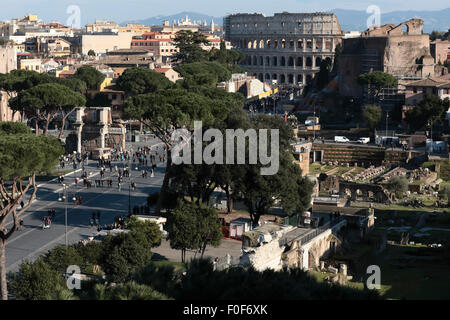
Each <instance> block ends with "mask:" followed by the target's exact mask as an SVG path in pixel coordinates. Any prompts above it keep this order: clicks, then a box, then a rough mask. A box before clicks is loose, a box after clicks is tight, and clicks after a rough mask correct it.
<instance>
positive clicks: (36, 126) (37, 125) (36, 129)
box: [34, 118, 39, 136]
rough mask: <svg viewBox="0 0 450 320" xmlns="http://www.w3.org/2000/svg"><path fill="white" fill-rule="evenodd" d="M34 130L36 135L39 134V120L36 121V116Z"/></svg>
mask: <svg viewBox="0 0 450 320" xmlns="http://www.w3.org/2000/svg"><path fill="white" fill-rule="evenodd" d="M34 130H35V131H36V135H37V136H38V135H39V122H38V120H37V118H36V124H35V125H34Z"/></svg>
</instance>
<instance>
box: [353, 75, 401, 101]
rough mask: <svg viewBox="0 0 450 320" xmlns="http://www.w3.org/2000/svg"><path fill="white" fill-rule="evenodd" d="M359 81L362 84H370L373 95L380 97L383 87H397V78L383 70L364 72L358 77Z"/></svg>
mask: <svg viewBox="0 0 450 320" xmlns="http://www.w3.org/2000/svg"><path fill="white" fill-rule="evenodd" d="M358 83H359V84H360V85H368V86H369V92H370V94H371V95H372V96H374V97H378V95H379V94H380V92H381V89H383V88H393V87H397V85H398V81H397V79H396V78H395V77H394V76H392V75H390V74H389V73H385V72H382V71H373V72H369V73H363V74H361V75H359V77H358Z"/></svg>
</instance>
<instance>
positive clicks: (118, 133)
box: [66, 107, 126, 153]
mask: <svg viewBox="0 0 450 320" xmlns="http://www.w3.org/2000/svg"><path fill="white" fill-rule="evenodd" d="M74 127H75V130H74V132H73V133H71V134H69V136H68V137H67V138H66V152H68V153H72V152H74V151H76V152H78V153H84V152H90V151H93V150H95V149H100V148H101V149H105V148H111V149H116V150H119V151H123V150H124V149H125V136H126V128H125V126H124V125H123V124H121V123H113V121H112V118H111V108H107V107H106V108H95V107H91V108H87V107H80V108H77V110H76V120H75V123H74Z"/></svg>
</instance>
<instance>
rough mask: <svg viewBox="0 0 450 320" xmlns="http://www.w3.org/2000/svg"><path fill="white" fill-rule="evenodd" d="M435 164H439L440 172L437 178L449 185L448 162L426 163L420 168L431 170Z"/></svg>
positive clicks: (449, 163) (449, 164)
mask: <svg viewBox="0 0 450 320" xmlns="http://www.w3.org/2000/svg"><path fill="white" fill-rule="evenodd" d="M436 162H439V163H440V164H441V170H440V172H439V174H438V178H441V179H442V180H444V181H445V182H447V183H450V161H448V160H443V161H427V162H424V163H423V164H422V167H424V168H430V169H432V167H434V165H435V163H436Z"/></svg>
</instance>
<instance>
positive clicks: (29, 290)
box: [9, 258, 65, 300]
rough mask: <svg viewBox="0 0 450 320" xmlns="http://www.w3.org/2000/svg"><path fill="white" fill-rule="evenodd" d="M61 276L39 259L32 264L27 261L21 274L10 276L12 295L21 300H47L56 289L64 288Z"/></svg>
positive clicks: (20, 271)
mask: <svg viewBox="0 0 450 320" xmlns="http://www.w3.org/2000/svg"><path fill="white" fill-rule="evenodd" d="M64 284H65V283H64V281H63V278H62V277H61V274H60V273H59V272H58V271H56V270H53V269H52V267H51V266H50V265H48V264H47V263H45V262H44V259H42V258H39V259H37V260H36V261H35V262H33V263H31V262H29V261H25V262H23V263H22V264H21V265H20V268H19V272H18V273H16V274H11V275H10V281H9V287H10V290H11V293H12V294H13V295H14V296H15V297H16V299H19V300H46V299H47V298H48V297H49V296H50V295H51V294H52V293H54V292H55V288H57V287H58V286H60V287H62V286H64Z"/></svg>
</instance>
